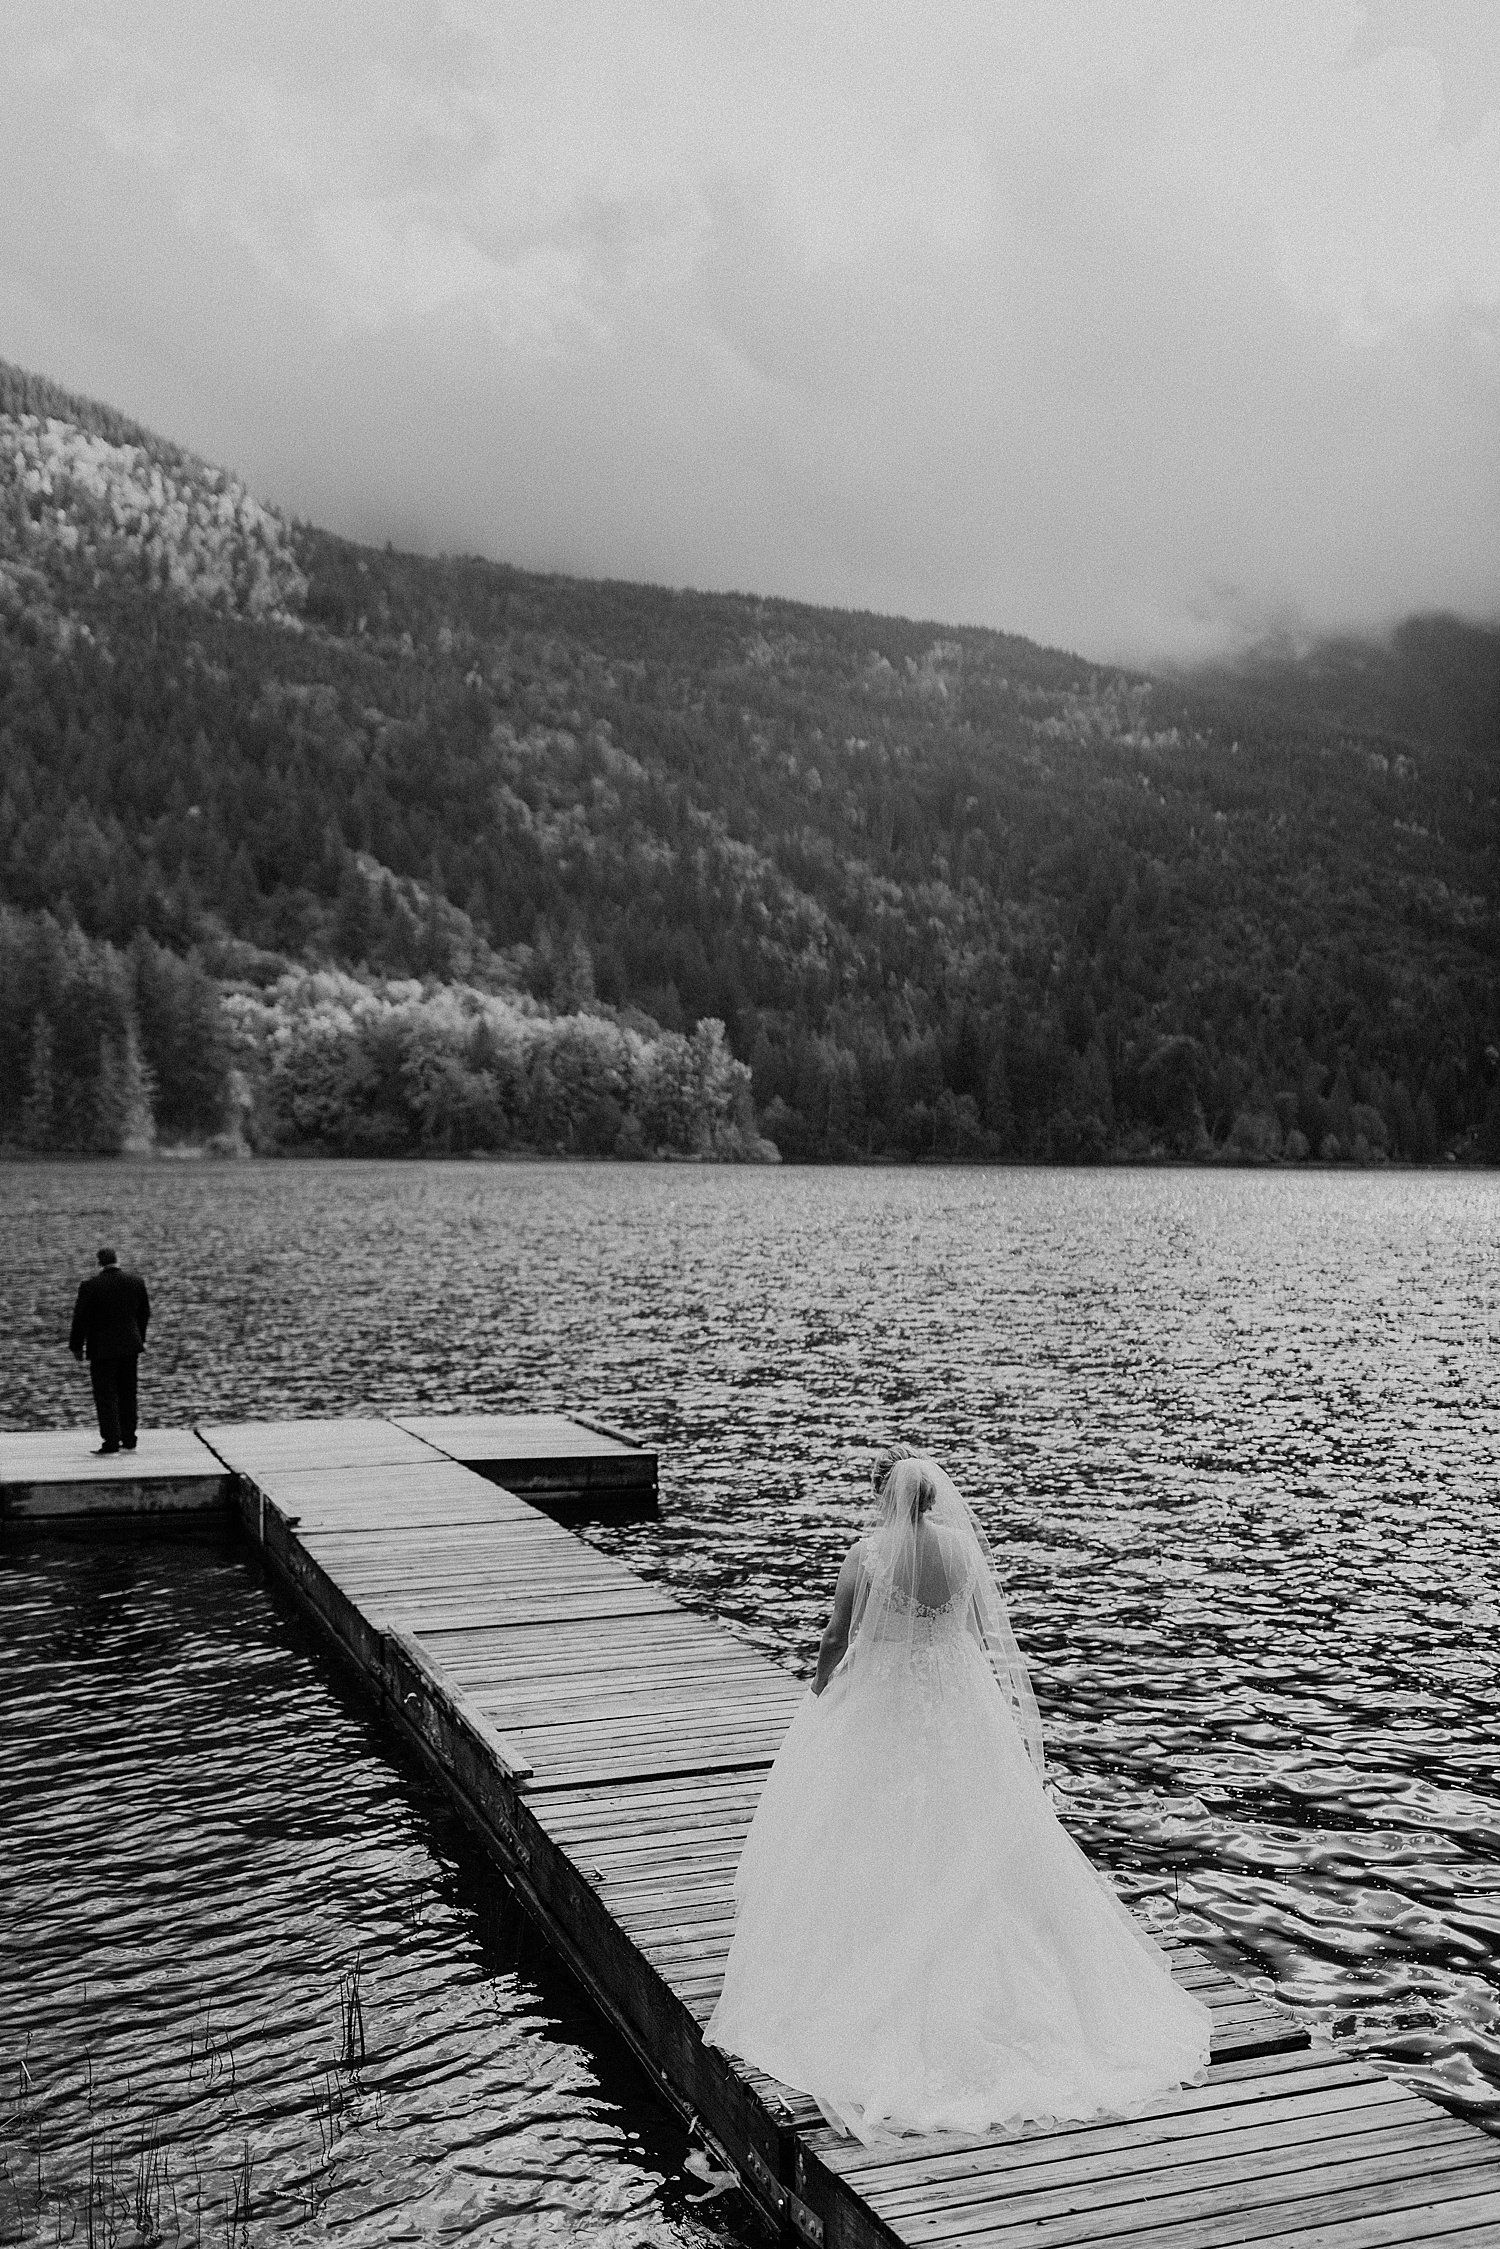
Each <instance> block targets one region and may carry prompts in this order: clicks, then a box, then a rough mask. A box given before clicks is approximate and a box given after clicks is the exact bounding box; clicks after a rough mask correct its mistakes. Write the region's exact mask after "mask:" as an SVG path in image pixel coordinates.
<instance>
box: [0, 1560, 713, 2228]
mask: <svg viewBox="0 0 1500 2249" xmlns="http://www.w3.org/2000/svg"><path fill="white" fill-rule="evenodd" d="M388 1747H389V1745H388V1744H387V1743H386V1742H385V1741H384V1740H383V1739H382V1736H381V1734H380V1732H379V1731H378V1729H377V1728H376V1727H375V1725H374V1724H373V1722H372V1721H371V1720H370V1719H369V1718H368V1717H367V1716H366V1714H365V1713H364V1711H363V1710H362V1709H361V1707H360V1706H359V1704H358V1703H357V1702H351V1701H350V1700H349V1699H348V1698H347V1697H346V1695H345V1694H344V1693H343V1692H342V1691H341V1689H340V1685H339V1683H338V1682H337V1681H336V1679H335V1678H334V1677H333V1676H332V1675H331V1674H330V1672H329V1670H328V1667H327V1663H326V1659H325V1658H324V1656H323V1654H322V1651H321V1649H319V1648H318V1647H317V1646H316V1645H315V1644H314V1643H313V1642H312V1641H311V1639H310V1637H309V1636H308V1635H307V1634H306V1633H305V1630H304V1628H303V1627H301V1626H300V1625H299V1624H298V1623H297V1622H295V1621H294V1620H292V1619H290V1618H288V1617H286V1616H285V1615H283V1614H282V1613H281V1611H280V1610H279V1609H278V1607H277V1605H276V1604H275V1603H274V1602H273V1600H272V1598H271V1597H270V1595H269V1594H268V1592H267V1591H266V1590H265V1588H264V1586H263V1585H262V1584H261V1583H260V1581H259V1579H258V1577H257V1576H256V1575H255V1574H254V1573H253V1571H252V1568H251V1566H250V1565H249V1564H248V1563H247V1562H246V1561H245V1560H244V1559H243V1558H242V1557H241V1555H240V1554H239V1553H238V1552H236V1551H234V1550H232V1549H231V1548H229V1547H228V1546H227V1544H226V1546H225V1547H224V1548H222V1549H217V1550H216V1549H214V1548H212V1547H209V1546H198V1545H182V1546H179V1545H167V1544H164V1543H161V1542H152V1543H144V1544H143V1543H140V1542H136V1543H131V1542H128V1541H126V1540H122V1539H114V1540H110V1541H106V1542H104V1543H102V1544H99V1545H93V1544H91V1545H89V1546H87V1547H86V1546H84V1545H83V1544H82V1543H81V1542H80V1541H79V1540H76V1539H53V1540H51V1541H48V1542H38V1543H37V1544H35V1545H32V1546H20V1545H16V1544H14V1543H11V1544H7V1545H3V1546H0V1808H3V1834H4V1849H3V1851H0V1929H3V1931H4V1945H3V1949H0V2159H3V2167H0V2241H18V2240H36V2241H38V2242H52V2241H54V2240H62V2241H67V2240H76V2241H78V2242H80V2243H82V2242H85V2241H94V2242H96V2243H98V2244H99V2245H100V2249H103V2245H104V2244H105V2243H128V2242H130V2241H132V2240H134V2239H136V2238H137V2237H138V2235H144V2236H145V2237H147V2238H149V2237H151V2236H153V2235H155V2234H156V2233H157V2232H158V2231H160V2232H161V2233H163V2234H164V2236H165V2239H166V2241H167V2242H168V2243H173V2242H177V2241H187V2242H196V2241H199V2240H201V2241H202V2242H203V2243H205V2244H208V2243H215V2244H220V2243H228V2244H230V2245H231V2249H233V2244H236V2243H240V2242H242V2241H245V2240H250V2241H255V2242H260V2241H262V2240H265V2239H269V2238H271V2237H273V2236H274V2237H277V2238H283V2239H287V2240H292V2241H305V2242H311V2241H316V2240H320V2239H323V2238H324V2237H326V2236H329V2235H336V2236H337V2238H338V2239H339V2240H340V2241H341V2242H344V2243H350V2244H370V2245H377V2244H384V2243H388V2242H394V2241H421V2240H431V2239H434V2238H436V2237H437V2236H438V2235H439V2233H441V2235H442V2237H443V2238H445V2239H449V2238H452V2239H463V2240H468V2241H470V2242H473V2243H475V2244H479V2243H495V2244H501V2243H504V2244H507V2245H509V2244H535V2245H537V2249H541V2245H543V2244H551V2243H561V2242H564V2241H566V2242H568V2243H570V2244H572V2243H577V2244H582V2245H586V2249H627V2245H631V2249H635V2245H643V2244H646V2243H653V2244H666V2243H668V2242H674V2243H679V2242H680V2243H687V2242H690V2241H697V2242H706V2241H707V2240H708V2238H709V2237H708V2235H707V2233H706V2231H705V2230H704V2229H703V2228H702V2227H701V2226H700V2225H699V2224H698V2223H697V2222H696V2221H695V2220H694V2219H693V2217H692V2214H691V2212H690V2211H689V2210H688V2207H687V2204H686V2201H685V2189H684V2185H683V2183H682V2181H681V2177H680V2165H681V2163H682V2159H683V2157H684V2155H685V2153H686V2141H685V2138H684V2135H683V2134H682V2132H681V2130H680V2129H679V2127H678V2126H677V2124H676V2123H675V2121H674V2120H673V2119H672V2117H671V2116H670V2115H669V2114H667V2113H666V2112H665V2111H663V2110H662V2109H661V2108H660V2107H659V2106H658V2105H657V2104H655V2103H654V2102H653V2101H652V2099H651V2098H650V2096H649V2094H648V2093H647V2092H646V2089H645V2087H644V2085H643V2083H642V2081H641V2078H640V2075H639V2073H638V2071H637V2070H636V2069H635V2067H634V2066H633V2064H632V2063H631V2061H630V2058H629V2057H628V2056H627V2055H625V2054H624V2053H623V2052H622V2051H621V2050H620V2049H618V2048H617V2047H616V2046H615V2045H614V2043H613V2042H612V2041H611V2040H610V2038H609V2037H608V2036H607V2034H605V2033H603V2032H602V2031H601V2029H600V2026H599V2024H598V2023H597V2021H596V2020H595V2018H594V2017H593V2015H592V2012H591V2011H590V2010H589V2009H588V2007H587V2006H586V2004H585V2003H584V2001H583V2000H582V1998H581V1996H580V1995H579V1994H578V1993H577V1991H576V1990H575V1988H574V1987H573V1986H572V1985H571V1983H570V1982H569V1981H568V1979H567V1978H566V1977H565V1976H564V1975H563V1974H562V1973H561V1972H560V1971H558V1970H557V1969H555V1968H554V1967H553V1966H552V1965H551V1963H550V1962H549V1959H548V1957H547V1954H546V1953H545V1951H544V1950H543V1949H542V1947H541V1945H540V1943H539V1942H538V1940H537V1939H536V1938H535V1937H534V1936H531V1935H529V1934H528V1931H527V1928H526V1924H525V1922H524V1921H523V1919H522V1918H521V1917H520V1915H519V1914H518V1913H517V1912H516V1911H515V1910H514V1908H512V1907H511V1906H509V1904H508V1903H507V1899H506V1894H505V1892H504V1889H503V1887H502V1885H501V1884H500V1883H499V1882H498V1881H497V1880H496V1879H495V1877H494V1875H493V1873H492V1872H491V1870H490V1869H489V1867H488V1865H487V1863H486V1862H485V1860H484V1859H483V1858H482V1857H481V1856H480V1855H479V1853H478V1852H477V1850H476V1849H475V1847H474V1845H473V1844H472V1842H471V1841H470V1840H469V1838H468V1837H467V1836H466V1834H465V1832H464V1830H463V1829H462V1827H461V1826H460V1824H459V1822H458V1820H457V1818H456V1816H455V1815H454V1814H452V1813H451V1812H450V1811H449V1810H448V1808H447V1806H446V1804H445V1802H443V1801H442V1800H440V1799H438V1798H436V1797H435V1796H434V1795H433V1794H432V1793H431V1792H429V1791H428V1790H427V1789H426V1788H425V1787H424V1786H423V1785H422V1784H421V1783H420V1782H418V1781H417V1780H416V1779H415V1778H414V1777H413V1776H412V1774H411V1773H410V1772H409V1771H407V1770H404V1769H403V1768H402V1767H401V1766H400V1765H399V1764H398V1763H397V1762H396V1761H394V1760H393V1758H392V1756H391V1755H390V1754H389V1753H388ZM356 1992H357V1995H358V2001H359V2005H358V2013H357V2016H356V2015H355V2014H354V2012H353V2008H352V1999H353V1996H354V1994H355V1993H356ZM247 2151H248V2155H249V2170H248V2174H247V2173H246V2172H245V2170H244V2168H243V2167H244V2164H245V2160H246V2154H247ZM91 2182H92V2186H91ZM695 2191H696V2190H695ZM91 2201H92V2209H91V2207H90V2205H91ZM143 2218H144V2219H145V2220H146V2223H145V2224H144V2225H142V2224H141V2220H142V2219H143Z"/></svg>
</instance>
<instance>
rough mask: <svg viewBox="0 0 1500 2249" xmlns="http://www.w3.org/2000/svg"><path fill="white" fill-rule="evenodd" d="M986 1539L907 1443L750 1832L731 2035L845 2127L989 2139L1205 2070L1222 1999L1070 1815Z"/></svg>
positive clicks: (724, 2020) (886, 1482)
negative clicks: (1080, 1843) (1176, 1967)
mask: <svg viewBox="0 0 1500 2249" xmlns="http://www.w3.org/2000/svg"><path fill="white" fill-rule="evenodd" d="M1044 1769H1045V1768H1044V1762H1043V1753H1042V1732H1041V1722H1040V1720H1039V1718H1038V1716H1037V1707H1036V1701H1035V1698H1034V1697H1033V1695H1032V1692H1031V1683H1030V1680H1029V1679H1028V1677H1027V1673H1026V1666H1025V1662H1024V1661H1023V1659H1022V1656H1021V1652H1020V1650H1019V1649H1018V1647H1017V1646H1016V1642H1015V1638H1014V1636H1013V1634H1012V1632H1011V1629H1010V1622H1009V1618H1008V1616H1007V1613H1006V1607H1005V1600H1004V1597H1003V1595H1002V1593H1001V1591H1000V1587H999V1583H998V1581H997V1579H996V1575H995V1568H994V1563H993V1560H992V1557H991V1555H990V1551H989V1547H988V1545H987V1543H986V1540H985V1537H984V1534H983V1532H982V1531H981V1530H980V1529H979V1527H978V1525H977V1523H976V1522H975V1520H974V1518H973V1516H972V1515H971V1513H970V1512H969V1509H968V1508H967V1507H966V1506H965V1504H964V1502H963V1500H962V1499H961V1498H960V1496H959V1494H958V1492H957V1491H956V1490H955V1488H954V1486H953V1484H952V1483H951V1482H950V1481H949V1479H948V1478H947V1476H945V1475H944V1474H943V1472H942V1470H941V1469H940V1468H938V1467H937V1466H936V1465H935V1464H934V1463H933V1462H932V1461H930V1460H925V1459H921V1458H917V1457H915V1456H911V1455H907V1456H899V1455H890V1454H887V1455H886V1456H885V1459H884V1460H883V1461H882V1462H881V1463H880V1465H879V1467H878V1468H877V1470H876V1507H875V1513H874V1518H873V1522H872V1525H871V1528H870V1529H869V1530H868V1532H867V1533H866V1535H865V1536H864V1537H863V1538H861V1539H860V1540H859V1541H858V1543H857V1544H856V1545H855V1546H854V1547H853V1548H852V1549H851V1550H850V1552H849V1554H848V1556H847V1557H846V1559H845V1561H844V1565H843V1568H842V1569H841V1570H840V1572H839V1580H838V1587H837V1590H836V1592H835V1594H834V1601H833V1614H832V1616H831V1618H830V1620H829V1624H828V1628H827V1630H826V1631H825V1633H824V1635H823V1644H822V1648H821V1650H820V1652H819V1656H818V1669H817V1677H816V1679H815V1681H814V1684H813V1689H812V1693H811V1694H810V1695H809V1696H808V1698H807V1700H806V1701H805V1702H804V1703H803V1704H802V1705H801V1707H800V1708H799V1709H798V1711H797V1713H796V1715H795V1716H794V1718H793V1720H792V1723H791V1725H790V1727H789V1728H788V1729H787V1733H786V1738H785V1739H784V1741H783V1742H782V1745H781V1748H780V1750H779V1751H778V1753H777V1757H776V1762H775V1764H774V1765H773V1766H772V1767H771V1770H770V1773H769V1774H768V1775H767V1778H766V1785H765V1789H764V1791H763V1793H762V1795H761V1799H760V1803H759V1805H758V1807H757V1809H756V1813H755V1817H754V1819H753V1820H752V1821H751V1824H750V1832H749V1834H748V1835H747V1836H746V1838H745V1847H744V1851H743V1853H742V1854H741V1857H740V1864H739V1870H738V1872H737V1873H736V1875H735V1884H734V1888H735V1923H734V1940H733V1943H732V1944H731V1946H730V1951H729V1961H728V1966H727V1967H726V1969H725V1973H724V1989H723V1992H722V1994H721V1995H720V1998H719V2002H718V2005H717V2007H716V2008H715V2009H714V2013H713V2017H712V2019H711V2021H710V2022H709V2025H708V2030H707V2033H706V2036H707V2039H708V2042H709V2044H710V2045H713V2046H718V2047H721V2048H723V2049H724V2051H725V2052H727V2053H730V2054H734V2055H738V2056H739V2057H740V2059H741V2060H743V2061H745V2062H748V2063H750V2064H751V2065H753V2066H754V2067H756V2068H758V2069H763V2070H765V2071H767V2072H768V2073H769V2075H771V2076H772V2077H775V2078H778V2079H780V2081H781V2082H782V2083H783V2084H784V2085H792V2086H796V2087H798V2088H799V2089H800V2090H801V2091H803V2092H806V2093H810V2094H812V2095H813V2096H814V2097H815V2098H816V2099H817V2101H818V2103H819V2105H820V2106H821V2108H822V2110H823V2113H824V2114H825V2116H826V2117H827V2118H828V2120H829V2122H830V2123H831V2124H834V2125H836V2126H837V2127H838V2128H839V2129H840V2130H841V2131H845V2132H853V2133H856V2134H857V2135H858V2136H859V2137H860V2138H861V2139H865V2140H869V2139H872V2138H875V2137H878V2136H881V2135H883V2134H885V2133H889V2132H892V2131H919V2132H932V2131H940V2130H945V2129H946V2130H953V2131H962V2132H980V2131H983V2130H986V2129H988V2128H991V2127H996V2126H1000V2127H1016V2126H1020V2125H1022V2124H1029V2123H1040V2122H1044V2121H1052V2120H1055V2119H1061V2118H1070V2119H1076V2118H1083V2117H1089V2116H1094V2115H1097V2114H1100V2113H1101V2112H1118V2111H1120V2110H1124V2109H1127V2108H1131V2107H1134V2106H1136V2105H1137V2104H1139V2103H1141V2102H1143V2101H1145V2100H1147V2099H1149V2098H1150V2097H1151V2096H1152V2095H1154V2094H1157V2093H1161V2092H1163V2091H1165V2090H1166V2089H1167V2088H1169V2087H1173V2086H1178V2085H1183V2084H1187V2083H1190V2082H1194V2081H1196V2080H1198V2079H1201V2077H1202V2074H1203V2071H1204V2069H1205V2067H1206V2065H1207V2061H1208V2035H1209V2016H1208V2010H1207V2009H1206V2008H1205V2007H1204V2006H1202V2005H1201V2004H1200V2002H1199V2001H1198V2000H1196V1999H1194V1998H1193V1997H1192V1996H1191V1995H1190V1994H1189V1993H1188V1992H1186V1991H1184V1990H1183V1989H1182V1987H1181V1986H1180V1985H1179V1984H1177V1983H1175V1982H1174V1981H1173V1979H1172V1973H1171V1970H1170V1968H1169V1967H1168V1965H1167V1962H1166V1959H1165V1957H1164V1955H1163V1954H1162V1952H1161V1951H1160V1950H1159V1949H1158V1947H1157V1946H1156V1945H1155V1944H1154V1943H1153V1942H1152V1940H1151V1938H1150V1937H1149V1936H1148V1935H1147V1934H1146V1932H1145V1931H1144V1930H1143V1929H1142V1928H1141V1927H1140V1926H1139V1924H1138V1923H1137V1922H1136V1921H1135V1920H1134V1919H1133V1918H1132V1917H1131V1915H1130V1914H1129V1913H1128V1912H1127V1911H1126V1909H1125V1907H1124V1906H1123V1905H1122V1904H1121V1903H1120V1901H1119V1899H1118V1898H1117V1897H1116V1896H1115V1894H1114V1892H1113V1890H1112V1889H1111V1888H1110V1887H1109V1885H1108V1883H1107V1882H1106V1881H1105V1880H1104V1878H1103V1877H1102V1876H1101V1875H1099V1874H1098V1873H1096V1872H1095V1870H1094V1868H1093V1867H1092V1866H1090V1864H1089V1862H1088V1860H1087V1859H1086V1858H1085V1857H1084V1855H1083V1853H1082V1852H1081V1851H1080V1850H1079V1849H1078V1847H1077V1845H1076V1844H1075V1843H1074V1842H1073V1841H1072V1840H1071V1838H1070V1837H1069V1836H1068V1835H1067V1834H1066V1833H1065V1832H1064V1830H1063V1828H1062V1827H1061V1826H1060V1824H1059V1823H1058V1820H1057V1818H1056V1817H1055V1815H1054V1813H1053V1811H1052V1808H1051V1805H1050V1804H1049V1802H1048V1800H1047V1795H1046V1791H1045V1789H1044V1787H1043V1785H1042V1784H1043V1777H1044Z"/></svg>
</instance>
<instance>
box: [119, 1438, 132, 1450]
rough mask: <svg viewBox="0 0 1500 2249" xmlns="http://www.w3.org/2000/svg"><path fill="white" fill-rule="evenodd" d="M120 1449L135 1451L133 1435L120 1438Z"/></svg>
mask: <svg viewBox="0 0 1500 2249" xmlns="http://www.w3.org/2000/svg"><path fill="white" fill-rule="evenodd" d="M120 1450H121V1452H134V1451H135V1439H134V1437H122V1438H121V1439H120Z"/></svg>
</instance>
